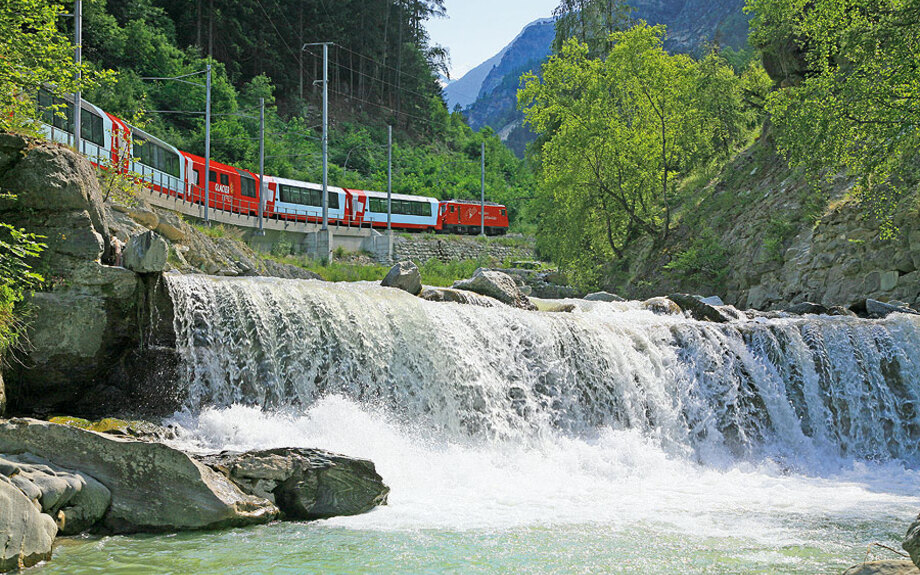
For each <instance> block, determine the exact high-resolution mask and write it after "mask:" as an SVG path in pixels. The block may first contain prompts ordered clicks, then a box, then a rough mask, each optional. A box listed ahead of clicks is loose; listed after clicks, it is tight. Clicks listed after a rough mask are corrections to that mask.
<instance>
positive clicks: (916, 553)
mask: <svg viewBox="0 0 920 575" xmlns="http://www.w3.org/2000/svg"><path fill="white" fill-rule="evenodd" d="M901 547H903V548H904V550H905V551H907V552H908V553H909V554H910V558H911V559H912V560H913V562H914V563H915V564H916V565H917V566H920V515H918V516H917V519H916V520H914V522H913V523H912V524H911V526H910V527H908V528H907V535H906V536H905V537H904V541H903V542H902V543H901Z"/></svg>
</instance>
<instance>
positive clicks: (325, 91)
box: [300, 42, 332, 231]
mask: <svg viewBox="0 0 920 575" xmlns="http://www.w3.org/2000/svg"><path fill="white" fill-rule="evenodd" d="M330 44H332V42H312V43H310V44H304V45H303V47H302V48H301V49H300V51H301V52H303V51H304V50H306V49H307V48H309V47H310V46H322V47H323V79H322V80H317V81H316V82H313V84H314V85H315V84H317V83H322V85H323V230H324V231H325V230H326V229H328V227H329V45H330Z"/></svg>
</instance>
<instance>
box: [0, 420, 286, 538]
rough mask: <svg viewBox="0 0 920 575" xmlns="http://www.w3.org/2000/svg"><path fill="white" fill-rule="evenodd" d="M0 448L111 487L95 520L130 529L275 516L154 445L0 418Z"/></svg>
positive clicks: (183, 457) (265, 504)
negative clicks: (105, 507)
mask: <svg viewBox="0 0 920 575" xmlns="http://www.w3.org/2000/svg"><path fill="white" fill-rule="evenodd" d="M0 453H3V454H7V455H21V454H26V453H28V454H32V455H35V456H37V457H40V458H42V459H44V460H46V461H48V462H50V463H51V464H53V465H55V466H59V467H62V468H66V469H73V470H79V472H80V473H84V474H86V475H88V476H90V477H92V478H93V479H95V480H96V481H98V482H99V483H100V484H102V485H104V486H105V487H106V488H107V489H108V490H109V491H110V492H111V504H110V506H109V508H108V511H107V512H106V513H105V515H104V517H103V518H102V522H101V525H102V526H103V527H104V528H105V529H107V530H110V531H113V532H118V533H131V532H138V531H154V532H155V531H165V530H177V529H178V530H187V529H213V528H220V527H229V526H240V525H251V524H255V523H264V522H266V521H270V520H272V519H274V518H275V517H276V516H277V515H278V509H277V508H276V507H275V506H274V505H273V504H272V503H271V502H269V501H267V500H265V499H262V498H258V497H253V496H251V495H247V494H245V493H243V492H242V491H240V489H239V488H238V487H236V485H234V484H233V483H231V482H230V481H229V480H227V478H226V477H224V476H223V475H221V474H220V473H217V472H215V471H213V470H211V469H210V468H208V467H207V466H204V465H202V464H200V463H198V462H197V461H195V460H193V459H192V458H191V457H190V456H188V455H187V454H185V453H183V452H181V451H179V450H176V449H173V448H171V447H168V446H166V445H163V444H161V443H146V442H141V441H135V440H130V439H122V438H118V437H113V436H109V435H104V434H100V433H95V432H92V431H85V430H82V429H77V428H74V427H68V426H65V425H59V424H54V423H48V422H43V421H38V420H30V419H13V420H8V421H4V422H2V423H0Z"/></svg>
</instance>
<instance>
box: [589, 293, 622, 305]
mask: <svg viewBox="0 0 920 575" xmlns="http://www.w3.org/2000/svg"><path fill="white" fill-rule="evenodd" d="M584 299H585V301H603V302H608V303H613V302H623V301H626V300H625V299H623V298H621V297H620V296H618V295H617V294H615V293H610V292H605V291H599V292H595V293H589V294H588V295H586V296H585V297H584Z"/></svg>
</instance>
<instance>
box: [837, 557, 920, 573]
mask: <svg viewBox="0 0 920 575" xmlns="http://www.w3.org/2000/svg"><path fill="white" fill-rule="evenodd" d="M843 575H920V569H917V566H916V565H914V564H913V563H911V562H910V561H899V560H890V561H870V562H867V563H863V564H861V565H854V566H853V567H850V568H849V569H847V570H846V571H844V572H843Z"/></svg>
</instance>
